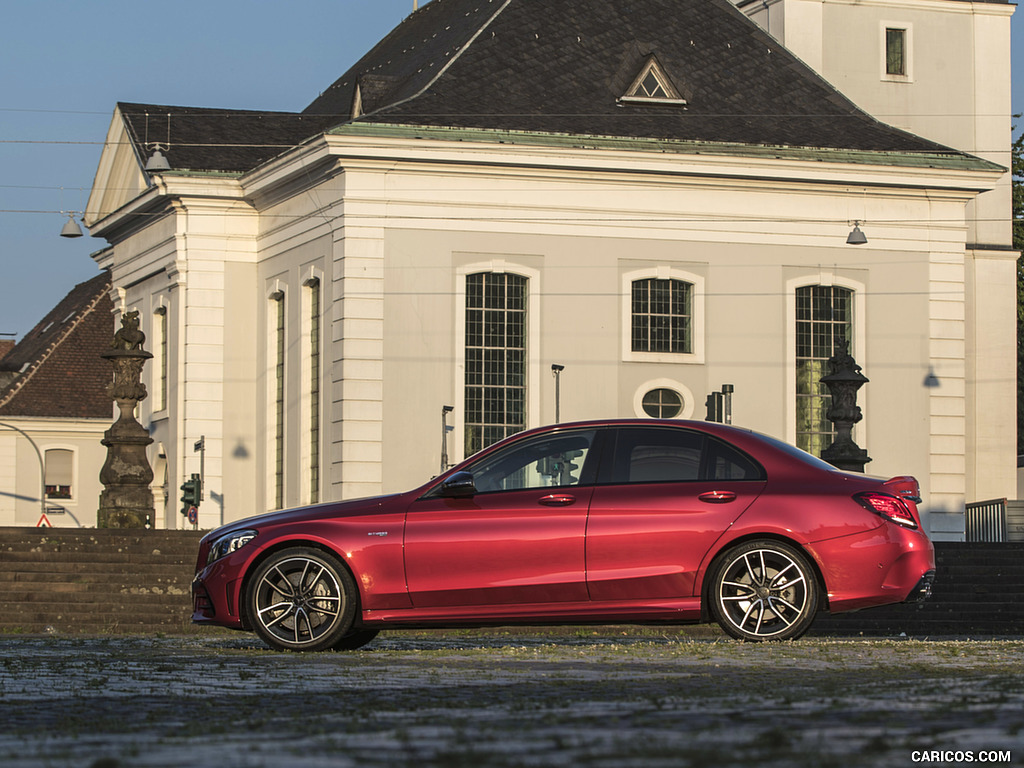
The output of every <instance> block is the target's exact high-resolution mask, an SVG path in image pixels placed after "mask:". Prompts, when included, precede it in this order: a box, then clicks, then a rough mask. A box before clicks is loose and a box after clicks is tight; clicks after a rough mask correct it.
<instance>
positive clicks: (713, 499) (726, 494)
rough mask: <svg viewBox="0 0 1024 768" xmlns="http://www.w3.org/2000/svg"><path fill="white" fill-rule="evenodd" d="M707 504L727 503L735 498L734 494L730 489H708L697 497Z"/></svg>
mask: <svg viewBox="0 0 1024 768" xmlns="http://www.w3.org/2000/svg"><path fill="white" fill-rule="evenodd" d="M697 498H698V499H700V500H701V501H706V502H707V503H708V504H728V503H729V502H730V501H735V500H736V494H735V493H733V492H732V491H708V492H707V493H702V494H701V495H700V496H698V497H697Z"/></svg>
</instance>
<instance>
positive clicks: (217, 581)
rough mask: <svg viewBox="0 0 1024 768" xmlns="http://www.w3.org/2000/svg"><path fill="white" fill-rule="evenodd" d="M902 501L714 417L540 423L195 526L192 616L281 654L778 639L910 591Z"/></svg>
mask: <svg viewBox="0 0 1024 768" xmlns="http://www.w3.org/2000/svg"><path fill="white" fill-rule="evenodd" d="M918 494H919V490H918V484H917V481H916V480H914V478H912V477H893V478H891V479H888V480H886V479H884V478H875V477H870V476H865V475H860V474H849V473H845V472H840V471H838V470H836V469H835V468H833V467H831V466H830V465H828V464H825V463H824V462H822V461H820V460H818V459H816V458H814V457H813V456H811V455H809V454H807V453H804V452H802V451H799V450H797V449H796V448H793V447H792V446H790V445H787V444H785V443H783V442H780V441H778V440H776V439H774V438H771V437H766V436H764V435H760V434H757V433H754V432H750V431H747V430H744V429H738V428H734V427H728V426H723V425H720V424H710V423H705V422H683V421H649V420H645V421H600V422H597V421H595V422H586V423H577V424H563V425H558V426H552V427H544V428H541V429H535V430H532V431H528V432H523V433H520V434H517V435H514V436H513V437H510V438H507V439H505V440H503V441H501V442H499V443H496V444H495V445H492V446H491V447H489V448H487V449H485V450H483V451H481V452H480V453H478V454H476V455H475V456H472V457H470V458H469V459H467V460H466V461H464V462H463V463H462V464H460V465H458V466H456V467H454V468H452V469H451V470H449V471H447V472H445V473H444V474H442V475H440V476H438V477H436V478H434V479H433V480H431V481H430V482H429V483H427V484H426V485H424V486H422V487H420V488H417V489H415V490H412V491H409V492H407V493H400V494H396V495H391V496H381V497H378V498H370V499H360V500H355V501H344V502H336V503H328V504H320V505H317V506H311V507H306V508H302V509H293V510H288V511H284V512H277V513H271V514H266V515H260V516H257V517H253V518H250V519H248V520H242V521H239V522H236V523H231V524H230V525H227V526H224V527H222V528H219V529H217V530H215V531H212V532H211V533H209V534H207V535H206V537H205V538H204V539H203V540H202V543H201V545H200V548H199V558H198V562H197V566H196V571H197V572H196V577H195V581H194V583H193V600H194V611H195V612H194V615H193V621H195V622H197V623H202V624H215V625H220V626H224V627H231V628H235V629H244V630H251V631H255V632H256V634H258V635H259V636H260V637H261V638H262V639H263V640H264V641H265V642H266V643H267V644H269V645H270V646H272V647H273V648H277V649H282V650H292V651H325V650H331V649H335V650H343V649H345V650H350V649H354V648H358V647H360V646H362V645H364V644H366V643H367V642H369V641H370V640H372V639H373V638H374V636H375V635H376V634H377V633H378V632H379V631H380V630H382V629H389V630H393V629H402V628H424V627H472V626H477V627H479V626H488V625H510V624H527V625H529V624H533V625H536V624H587V623H638V624H656V623H674V624H683V623H691V622H702V621H711V620H713V621H716V622H718V624H720V625H721V627H722V629H724V630H725V631H726V632H727V633H729V634H730V635H732V636H733V637H736V638H740V639H743V640H755V641H756V640H787V639H793V638H797V637H800V636H801V635H802V634H803V633H804V632H806V631H807V629H808V628H809V627H810V626H811V623H812V622H813V621H814V618H815V615H816V614H817V612H819V611H823V610H825V611H830V612H832V613H840V612H844V611H852V610H857V609H861V608H869V607H871V606H877V605H885V604H890V603H900V602H906V601H911V600H918V599H923V598H924V597H926V596H927V595H928V593H929V590H930V586H931V581H932V579H933V578H934V573H935V560H934V551H933V549H932V544H931V542H930V541H929V540H928V537H927V536H926V535H925V533H924V532H923V531H922V530H921V520H920V517H919V515H918V511H917V503H918V502H919V501H920V499H919V498H918Z"/></svg>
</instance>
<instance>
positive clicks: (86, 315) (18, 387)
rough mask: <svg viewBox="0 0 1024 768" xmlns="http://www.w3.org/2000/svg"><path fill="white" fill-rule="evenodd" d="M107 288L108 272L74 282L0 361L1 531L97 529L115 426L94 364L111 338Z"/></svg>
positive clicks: (100, 369)
mask: <svg viewBox="0 0 1024 768" xmlns="http://www.w3.org/2000/svg"><path fill="white" fill-rule="evenodd" d="M110 289H111V286H110V275H109V273H107V272H103V273H101V274H99V275H97V276H96V277H94V278H92V279H91V280H88V281H86V282H84V283H81V284H79V285H76V286H75V287H74V288H73V289H72V290H71V292H70V293H68V295H67V296H65V297H64V299H63V300H62V301H61V302H60V303H59V304H58V305H57V306H56V307H54V308H53V309H52V310H51V311H50V312H49V313H48V314H47V315H46V317H44V318H43V319H42V321H40V322H39V323H38V324H37V325H36V326H35V327H34V328H33V329H32V330H31V331H29V332H28V333H27V334H25V336H24V337H23V338H22V339H21V341H19V342H18V343H17V344H16V345H14V347H13V348H12V349H10V350H9V351H8V352H7V354H6V355H4V356H3V358H0V526H36V525H39V524H44V525H45V524H46V522H47V521H48V522H49V524H51V525H53V526H54V527H71V528H78V527H94V526H95V525H96V510H97V507H98V506H99V496H100V492H101V491H102V490H103V486H102V484H101V483H100V480H99V475H100V468H101V467H102V466H103V462H104V461H105V460H106V456H107V449H106V448H105V447H104V446H103V445H101V444H100V441H101V440H102V439H103V433H104V431H106V430H107V429H108V428H109V427H110V425H111V423H112V422H113V418H112V414H113V405H112V403H111V400H110V397H109V396H108V395H107V393H106V388H107V385H108V384H109V383H110V377H111V372H110V363H109V362H107V361H106V360H103V359H102V358H100V354H101V353H102V352H103V351H104V350H105V349H106V348H107V347H108V345H109V344H110V340H111V338H112V337H113V335H114V315H113V311H114V305H113V302H112V301H111V300H110ZM40 497H42V498H40ZM44 510H45V511H44ZM44 514H45V516H46V521H44V520H42V517H43V515H44Z"/></svg>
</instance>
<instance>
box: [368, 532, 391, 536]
mask: <svg viewBox="0 0 1024 768" xmlns="http://www.w3.org/2000/svg"><path fill="white" fill-rule="evenodd" d="M366 535H367V536H387V535H388V532H387V531H370V532H369V533H368V534H366Z"/></svg>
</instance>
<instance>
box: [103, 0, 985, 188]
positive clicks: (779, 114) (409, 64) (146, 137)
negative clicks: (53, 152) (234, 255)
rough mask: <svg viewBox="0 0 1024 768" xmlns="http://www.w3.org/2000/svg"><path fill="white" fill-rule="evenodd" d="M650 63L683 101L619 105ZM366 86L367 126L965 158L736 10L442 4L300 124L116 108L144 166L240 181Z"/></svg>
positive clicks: (698, 4)
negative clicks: (870, 102) (154, 161)
mask: <svg viewBox="0 0 1024 768" xmlns="http://www.w3.org/2000/svg"><path fill="white" fill-rule="evenodd" d="M652 56H654V57H656V58H657V61H658V62H659V64H660V65H661V67H662V69H663V70H664V71H665V73H666V75H667V76H668V78H669V79H670V80H671V82H672V85H673V86H674V87H675V89H676V90H677V91H678V92H679V94H680V95H681V96H682V97H683V99H685V100H686V104H685V105H680V104H667V103H665V104H637V103H632V102H623V101H620V97H622V96H623V95H625V93H626V91H627V89H628V88H629V86H630V85H631V84H632V82H633V81H634V79H635V78H636V76H637V75H638V74H639V73H640V70H641V68H642V67H643V66H644V64H645V63H646V62H647V61H648V60H650V58H651V57H652ZM357 87H358V92H359V95H360V99H361V103H362V113H363V114H362V116H361V117H359V118H358V119H357V120H356V122H360V123H377V124H382V123H388V124H396V125H405V126H437V127H445V128H476V129H484V130H494V131H516V132H525V133H543V134H562V135H575V136H606V137H616V138H627V139H663V140H669V141H684V142H687V141H695V142H712V143H720V144H731V145H736V144H740V145H747V146H755V147H765V146H767V147H795V148H814V149H828V150H833V149H834V150H858V151H865V152H876V153H877V152H883V153H901V154H904V155H906V154H911V155H912V154H916V153H922V154H931V155H934V154H940V155H948V156H956V157H966V156H965V155H964V154H963V153H961V152H958V151H956V150H952V149H949V148H947V147H943V146H941V145H938V144H935V143H933V142H930V141H927V140H925V139H922V138H920V137H917V136H914V135H912V134H909V133H906V132H905V131H901V130H898V129H896V128H893V127H891V126H888V125H885V124H883V123H881V122H879V121H878V120H876V119H874V118H873V117H871V116H870V115H868V114H866V113H865V112H862V111H861V110H860V109H858V108H857V107H856V106H855V105H854V104H853V103H852V102H850V101H849V100H848V99H847V98H846V97H845V96H843V95H842V94H841V93H839V91H837V90H836V89H835V88H834V87H832V86H831V85H830V84H828V83H827V82H825V81H824V80H823V79H822V78H821V77H820V76H818V75H817V74H816V73H815V72H814V71H813V70H811V69H810V68H809V67H808V66H807V65H805V64H804V63H803V62H801V61H800V60H799V59H797V58H796V57H795V56H793V55H792V54H791V53H789V52H788V51H787V50H785V49H784V48H783V47H782V46H781V45H780V44H779V43H778V42H777V41H776V40H775V39H774V38H772V37H770V36H769V35H768V34H767V33H765V32H764V31H763V30H762V29H761V28H760V27H758V26H757V25H756V24H754V23H753V22H752V21H750V20H749V19H748V18H747V17H746V16H744V15H743V14H742V13H741V12H740V11H739V10H737V9H736V8H735V7H733V5H732V4H731V3H730V2H729V0H432V1H431V2H429V3H428V4H426V5H425V6H423V7H422V8H420V10H418V11H416V12H415V13H413V14H411V15H410V16H409V17H407V18H406V19H405V20H404V21H403V22H402V23H401V24H399V25H398V26H397V27H396V28H395V29H394V30H392V32H391V33H390V34H389V35H388V36H387V37H385V38H384V39H383V40H381V41H380V42H379V43H378V44H377V45H376V46H374V47H373V49H371V50H370V52H369V53H367V54H366V55H365V56H364V57H363V58H362V59H360V60H359V62H358V63H356V64H355V65H354V66H353V67H352V68H351V69H350V70H349V71H348V72H347V73H345V74H344V75H343V76H342V77H341V78H339V79H338V80H337V81H336V82H335V83H334V84H333V85H331V87H330V88H328V89H327V90H326V91H325V92H324V93H322V94H321V95H320V96H319V97H318V98H317V99H316V100H314V101H313V103H312V104H310V105H309V106H308V107H307V108H306V109H305V110H304V111H303V112H302V113H301V114H293V113H287V112H252V111H242V110H223V109H199V108H187V107H167V106H160V105H155V104H120V105H119V107H120V110H121V112H122V114H124V116H125V121H126V123H127V126H128V130H129V132H130V135H131V137H132V140H133V141H134V142H135V145H136V149H137V151H138V152H139V153H140V156H142V157H148V155H149V148H150V146H151V145H152V144H153V143H161V144H164V143H169V144H170V149H169V150H168V151H167V152H166V153H165V154H166V155H167V158H168V161H169V162H170V164H171V167H172V169H174V170H188V171H226V172H235V173H241V172H245V171H248V170H251V169H253V168H255V167H256V166H258V165H260V164H261V163H263V162H266V161H267V160H270V159H271V158H273V157H275V156H277V155H279V154H281V153H283V152H285V151H287V150H288V149H289V148H291V147H294V146H295V145H297V144H299V143H301V142H302V141H304V140H305V139H308V138H309V137H311V136H314V135H316V134H319V133H321V132H323V131H325V130H328V129H330V128H332V127H336V126H338V125H341V124H344V123H350V122H352V110H353V105H354V103H355V96H356V92H357ZM168 128H169V130H168ZM168 137H169V138H168Z"/></svg>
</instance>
